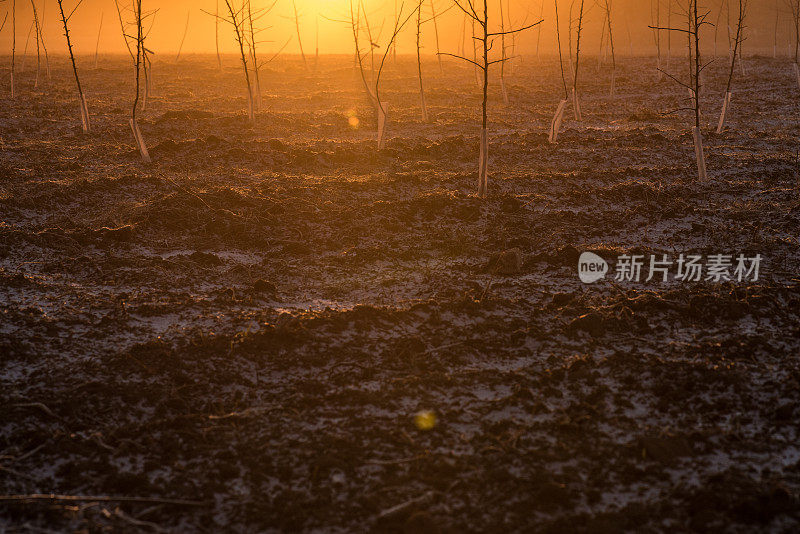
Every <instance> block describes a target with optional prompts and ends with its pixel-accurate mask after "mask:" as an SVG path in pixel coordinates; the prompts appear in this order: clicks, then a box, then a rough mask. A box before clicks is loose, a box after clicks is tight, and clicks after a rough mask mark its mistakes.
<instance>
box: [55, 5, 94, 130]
mask: <svg viewBox="0 0 800 534" xmlns="http://www.w3.org/2000/svg"><path fill="white" fill-rule="evenodd" d="M80 4H81V2H80V0H79V1H78V4H77V5H76V6H75V8H74V9H73V10H72V11H70V13H69V15H67V14H66V13H65V12H64V2H63V0H58V10H59V12H60V13H61V22H62V23H63V24H64V36H65V37H66V38H67V50H68V51H69V59H70V61H71V62H72V73H73V74H74V75H75V85H76V86H77V88H78V98H79V100H80V109H81V128H82V129H83V133H89V132H90V131H91V125H90V123H89V108H88V107H87V106H86V96H85V95H84V94H83V88H82V87H81V79H80V77H79V76H78V67H77V66H76V65H75V54H74V53H73V51H72V39H71V38H70V36H69V21H70V19H71V18H72V15H74V14H75V10H76V9H78V6H80Z"/></svg>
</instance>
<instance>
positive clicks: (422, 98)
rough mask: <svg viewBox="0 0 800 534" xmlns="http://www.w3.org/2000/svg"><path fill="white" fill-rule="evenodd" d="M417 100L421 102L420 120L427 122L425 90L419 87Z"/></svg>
mask: <svg viewBox="0 0 800 534" xmlns="http://www.w3.org/2000/svg"><path fill="white" fill-rule="evenodd" d="M419 100H420V103H421V104H422V122H428V119H429V118H430V117H428V103H427V102H426V101H425V91H424V90H423V89H422V88H420V90H419Z"/></svg>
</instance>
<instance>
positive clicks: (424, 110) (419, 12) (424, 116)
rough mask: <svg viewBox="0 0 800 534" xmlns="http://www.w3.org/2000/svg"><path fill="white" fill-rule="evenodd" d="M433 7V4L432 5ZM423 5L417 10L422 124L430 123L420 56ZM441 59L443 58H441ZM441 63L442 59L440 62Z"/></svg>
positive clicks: (418, 71)
mask: <svg viewBox="0 0 800 534" xmlns="http://www.w3.org/2000/svg"><path fill="white" fill-rule="evenodd" d="M431 5H432V4H431ZM421 8H422V4H420V5H419V7H418V8H417V75H418V77H419V98H420V104H421V105H422V122H428V106H427V104H426V102H425V87H424V86H423V84H422V57H421V56H420V36H421V34H422V31H421V28H422V9H421ZM439 57H440V58H441V56H439ZM439 61H441V59H440V60H439Z"/></svg>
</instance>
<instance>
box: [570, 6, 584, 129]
mask: <svg viewBox="0 0 800 534" xmlns="http://www.w3.org/2000/svg"><path fill="white" fill-rule="evenodd" d="M583 4H584V0H581V6H580V8H579V10H578V28H577V33H576V34H575V71H574V73H573V76H572V107H573V110H574V111H575V120H576V121H579V122H580V121H581V120H583V114H582V113H581V100H580V96H579V95H578V69H579V67H580V59H581V32H582V31H583V15H584V12H583Z"/></svg>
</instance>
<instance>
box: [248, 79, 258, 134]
mask: <svg viewBox="0 0 800 534" xmlns="http://www.w3.org/2000/svg"><path fill="white" fill-rule="evenodd" d="M247 120H248V121H250V125H251V126H252V125H255V123H256V109H255V102H254V100H253V87H252V86H251V87H248V88H247Z"/></svg>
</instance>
